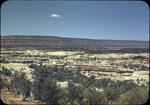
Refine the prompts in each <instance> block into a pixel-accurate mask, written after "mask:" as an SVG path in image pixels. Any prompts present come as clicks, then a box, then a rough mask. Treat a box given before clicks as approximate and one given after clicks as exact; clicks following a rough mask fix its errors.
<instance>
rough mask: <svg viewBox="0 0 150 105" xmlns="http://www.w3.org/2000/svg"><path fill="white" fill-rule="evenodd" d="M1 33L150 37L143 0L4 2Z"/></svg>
mask: <svg viewBox="0 0 150 105" xmlns="http://www.w3.org/2000/svg"><path fill="white" fill-rule="evenodd" d="M1 35H43V36H59V37H73V38H88V39H112V40H149V7H148V5H147V4H146V3H145V2H142V1H124V2H123V1H112V2H110V1H7V2H4V3H3V5H2V7H1Z"/></svg>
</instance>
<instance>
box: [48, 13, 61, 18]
mask: <svg viewBox="0 0 150 105" xmlns="http://www.w3.org/2000/svg"><path fill="white" fill-rule="evenodd" d="M50 17H52V18H60V17H61V15H58V14H54V13H53V14H51V15H50Z"/></svg>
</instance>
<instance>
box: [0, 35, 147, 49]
mask: <svg viewBox="0 0 150 105" xmlns="http://www.w3.org/2000/svg"><path fill="white" fill-rule="evenodd" d="M1 47H14V48H16V47H33V48H110V47H112V48H116V47H117V48H120V47H121V48H148V47H149V41H129V40H93V39H80V38H62V37H55V36H22V35H20V36H1Z"/></svg>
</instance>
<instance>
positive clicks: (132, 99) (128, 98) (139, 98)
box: [116, 87, 149, 105]
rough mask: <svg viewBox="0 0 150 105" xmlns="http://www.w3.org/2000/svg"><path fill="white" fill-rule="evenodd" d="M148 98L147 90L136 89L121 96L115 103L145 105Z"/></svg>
mask: <svg viewBox="0 0 150 105" xmlns="http://www.w3.org/2000/svg"><path fill="white" fill-rule="evenodd" d="M148 98H149V88H148V87H146V88H143V87H137V88H132V89H131V90H129V91H127V92H125V93H124V94H121V95H120V97H119V98H118V99H117V101H116V102H117V103H119V104H129V105H137V104H144V103H146V102H147V101H148Z"/></svg>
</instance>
